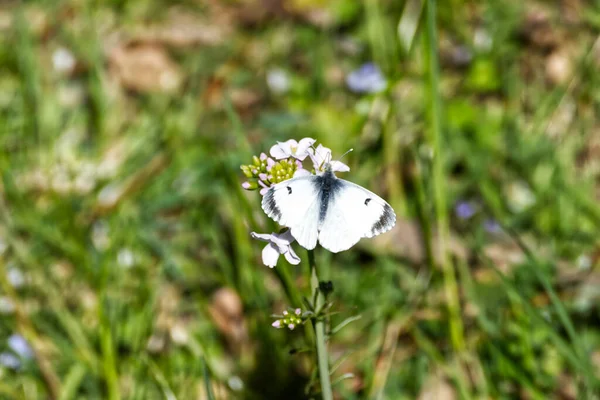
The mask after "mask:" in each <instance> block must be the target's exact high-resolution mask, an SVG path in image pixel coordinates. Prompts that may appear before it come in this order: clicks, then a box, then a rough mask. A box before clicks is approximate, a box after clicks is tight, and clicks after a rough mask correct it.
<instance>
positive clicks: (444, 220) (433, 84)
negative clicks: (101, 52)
mask: <svg viewBox="0 0 600 400" xmlns="http://www.w3.org/2000/svg"><path fill="white" fill-rule="evenodd" d="M436 3H437V1H436V0H428V1H427V21H426V22H427V31H426V32H427V35H426V38H427V40H426V51H425V57H426V59H427V64H428V72H429V77H428V78H429V79H428V81H429V82H428V84H429V101H430V104H429V107H430V127H429V128H430V129H429V142H430V143H431V146H432V148H433V154H434V156H433V186H434V197H435V213H436V216H437V230H438V235H439V251H440V264H441V267H442V271H443V274H444V289H445V293H446V301H447V303H448V312H449V314H450V337H451V340H452V345H453V347H454V349H456V350H461V349H463V348H464V339H463V327H462V321H461V316H460V303H459V299H458V287H457V284H456V278H455V276H454V269H453V268H452V265H451V263H450V258H449V254H448V238H449V236H450V228H449V226H448V211H447V208H446V184H445V182H446V178H445V176H444V158H443V155H444V153H443V147H442V110H441V102H440V95H439V93H440V88H439V63H438V55H437V51H438V50H437V26H436V16H435V13H436Z"/></svg>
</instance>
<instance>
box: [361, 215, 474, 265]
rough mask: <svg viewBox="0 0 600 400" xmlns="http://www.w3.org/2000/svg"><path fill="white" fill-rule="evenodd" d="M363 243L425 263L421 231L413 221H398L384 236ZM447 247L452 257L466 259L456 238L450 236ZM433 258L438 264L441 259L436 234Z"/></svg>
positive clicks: (462, 248)
mask: <svg viewBox="0 0 600 400" xmlns="http://www.w3.org/2000/svg"><path fill="white" fill-rule="evenodd" d="M365 243H369V244H368V245H369V246H372V247H373V248H374V249H375V250H378V251H383V252H386V251H387V252H389V253H390V254H393V255H396V256H398V257H402V258H405V259H407V260H408V261H410V262H412V263H415V264H420V263H422V262H424V261H425V249H424V248H423V243H422V240H421V229H420V228H419V226H418V224H417V223H416V222H415V221H411V220H406V219H398V220H396V225H395V226H394V228H392V230H391V231H389V232H387V233H386V234H384V235H379V236H376V237H375V238H374V239H373V240H372V241H369V242H365ZM447 247H448V251H449V252H450V254H452V255H453V256H454V257H457V258H459V259H461V260H466V259H467V256H468V251H467V248H466V247H465V245H464V244H463V243H462V241H461V240H460V238H458V237H457V236H453V235H451V236H450V239H449V241H448V243H447ZM433 257H434V258H435V261H436V262H437V263H439V261H440V259H441V257H440V249H439V241H438V236H437V234H436V233H434V238H433Z"/></svg>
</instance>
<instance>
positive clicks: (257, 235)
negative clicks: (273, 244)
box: [250, 232, 272, 242]
mask: <svg viewBox="0 0 600 400" xmlns="http://www.w3.org/2000/svg"><path fill="white" fill-rule="evenodd" d="M250 236H251V237H252V239H258V240H262V241H263V242H270V241H271V236H272V234H271V233H256V232H250Z"/></svg>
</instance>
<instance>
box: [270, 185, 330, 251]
mask: <svg viewBox="0 0 600 400" xmlns="http://www.w3.org/2000/svg"><path fill="white" fill-rule="evenodd" d="M315 185H316V176H303V177H298V178H293V179H289V180H287V181H283V182H281V183H278V184H277V185H275V186H273V187H271V188H270V189H269V190H268V191H267V193H265V195H264V196H263V199H262V208H263V210H264V211H265V213H266V214H267V215H268V216H269V217H270V218H272V219H273V220H275V222H277V223H279V224H280V225H283V226H287V227H289V228H290V229H291V232H292V236H294V238H295V239H296V241H297V242H298V243H300V245H301V246H302V247H304V248H306V249H309V250H310V249H314V248H315V246H316V245H317V238H318V235H319V232H318V225H319V207H320V201H319V191H318V188H317V186H315Z"/></svg>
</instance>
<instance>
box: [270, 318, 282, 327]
mask: <svg viewBox="0 0 600 400" xmlns="http://www.w3.org/2000/svg"><path fill="white" fill-rule="evenodd" d="M271 326H272V327H273V328H277V329H280V328H283V327H282V326H281V320H279V319H278V320H277V321H275V322H273V323H272V324H271Z"/></svg>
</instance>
